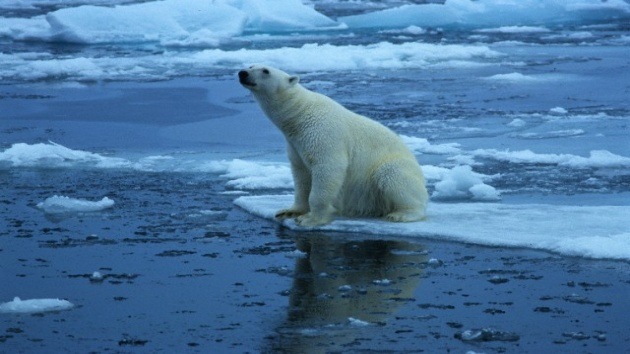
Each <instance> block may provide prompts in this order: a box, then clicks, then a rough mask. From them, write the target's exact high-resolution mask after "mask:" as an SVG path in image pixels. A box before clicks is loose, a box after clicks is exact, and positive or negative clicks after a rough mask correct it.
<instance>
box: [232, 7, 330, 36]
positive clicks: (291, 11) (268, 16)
mask: <svg viewBox="0 0 630 354" xmlns="http://www.w3.org/2000/svg"><path fill="white" fill-rule="evenodd" d="M223 2H224V3H226V4H229V5H231V6H234V7H235V8H237V9H239V10H241V11H243V12H244V13H245V14H246V16H247V24H246V27H247V29H248V30H252V31H258V32H274V31H286V30H296V29H316V28H336V27H339V24H338V23H337V22H335V21H333V20H332V19H330V18H328V17H326V16H324V15H322V14H321V13H319V12H317V11H315V9H313V8H312V7H309V6H306V5H304V4H303V3H302V1H301V0H223Z"/></svg>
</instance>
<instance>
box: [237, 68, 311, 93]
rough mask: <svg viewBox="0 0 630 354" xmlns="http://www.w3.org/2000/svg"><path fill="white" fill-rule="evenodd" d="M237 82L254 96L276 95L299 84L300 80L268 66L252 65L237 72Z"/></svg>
mask: <svg viewBox="0 0 630 354" xmlns="http://www.w3.org/2000/svg"><path fill="white" fill-rule="evenodd" d="M238 80H239V82H240V83H241V85H243V86H244V87H245V88H247V89H249V90H251V91H252V92H253V93H254V94H272V95H273V94H278V93H281V92H283V91H285V90H287V89H289V88H291V87H293V86H294V85H295V84H297V83H298V82H300V78H299V77H297V76H292V75H289V74H287V73H285V72H284V71H282V70H278V69H275V68H272V67H268V66H261V65H253V66H250V67H249V69H246V70H241V71H239V72H238Z"/></svg>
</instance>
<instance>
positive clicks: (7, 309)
mask: <svg viewBox="0 0 630 354" xmlns="http://www.w3.org/2000/svg"><path fill="white" fill-rule="evenodd" d="M73 307H74V305H73V304H72V303H71V302H70V301H68V300H60V299H30V300H22V299H20V298H19V297H17V296H16V297H15V298H14V299H13V301H9V302H4V303H2V304H0V313H39V312H50V311H61V310H69V309H71V308H73Z"/></svg>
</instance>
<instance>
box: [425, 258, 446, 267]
mask: <svg viewBox="0 0 630 354" xmlns="http://www.w3.org/2000/svg"><path fill="white" fill-rule="evenodd" d="M427 264H428V265H430V266H431V267H434V268H435V267H439V266H441V265H442V264H444V262H442V261H441V260H439V259H437V258H431V259H429V261H428V262H427Z"/></svg>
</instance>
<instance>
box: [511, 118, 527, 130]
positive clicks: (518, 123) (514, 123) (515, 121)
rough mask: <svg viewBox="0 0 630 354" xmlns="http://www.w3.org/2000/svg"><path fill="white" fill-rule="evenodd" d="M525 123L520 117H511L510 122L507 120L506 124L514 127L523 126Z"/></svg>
mask: <svg viewBox="0 0 630 354" xmlns="http://www.w3.org/2000/svg"><path fill="white" fill-rule="evenodd" d="M526 124H527V123H525V121H524V120H522V119H520V118H515V119H513V120H512V121H511V122H509V123H508V124H507V126H508V127H514V128H520V127H523V126H525V125H526Z"/></svg>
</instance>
